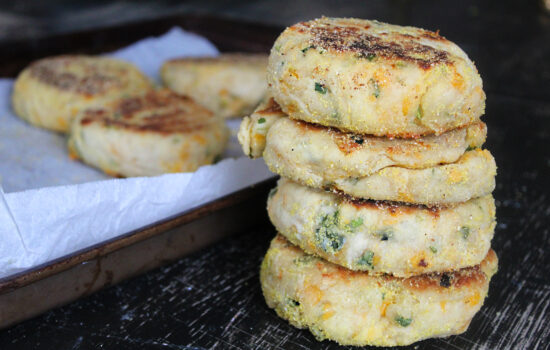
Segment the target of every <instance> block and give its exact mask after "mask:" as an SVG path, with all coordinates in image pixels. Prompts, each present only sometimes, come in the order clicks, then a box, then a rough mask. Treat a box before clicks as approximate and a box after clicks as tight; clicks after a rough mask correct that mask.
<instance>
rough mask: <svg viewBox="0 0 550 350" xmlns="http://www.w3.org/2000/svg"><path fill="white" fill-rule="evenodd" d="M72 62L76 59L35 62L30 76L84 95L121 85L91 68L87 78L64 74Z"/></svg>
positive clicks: (66, 58)
mask: <svg viewBox="0 0 550 350" xmlns="http://www.w3.org/2000/svg"><path fill="white" fill-rule="evenodd" d="M71 60H74V58H71V57H57V58H52V59H45V60H41V61H38V62H35V63H33V64H32V65H31V67H30V74H31V76H33V77H34V78H36V79H38V80H40V81H41V82H43V83H44V84H47V85H51V86H54V87H56V88H58V89H60V90H63V91H69V92H75V93H78V94H84V95H95V94H99V93H102V92H104V91H107V90H108V89H109V88H111V87H112V86H115V85H117V84H118V83H119V82H118V80H117V79H116V78H114V77H111V76H106V75H104V74H101V73H99V72H97V71H95V70H94V69H93V68H92V67H89V73H88V74H87V75H86V76H85V77H80V78H79V77H77V76H76V75H75V74H73V73H69V72H64V71H63V70H64V67H65V66H66V65H68V64H70V62H71Z"/></svg>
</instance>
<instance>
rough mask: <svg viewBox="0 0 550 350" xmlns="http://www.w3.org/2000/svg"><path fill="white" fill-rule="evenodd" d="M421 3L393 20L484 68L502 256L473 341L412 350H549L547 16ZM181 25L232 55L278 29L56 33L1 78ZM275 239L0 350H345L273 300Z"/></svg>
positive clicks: (202, 21) (262, 236) (247, 243)
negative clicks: (265, 260)
mask: <svg viewBox="0 0 550 350" xmlns="http://www.w3.org/2000/svg"><path fill="white" fill-rule="evenodd" d="M418 4H419V6H418V7H415V8H413V9H412V10H411V13H410V16H409V17H406V18H395V22H397V23H401V24H412V25H418V26H422V27H425V28H429V29H434V30H435V29H438V28H440V29H441V33H442V34H443V35H444V36H446V37H447V38H449V39H451V40H453V41H455V42H457V43H458V44H459V45H460V46H461V47H463V48H464V49H465V51H466V52H467V53H468V54H469V55H470V57H471V58H472V59H474V60H475V62H476V64H477V66H478V69H479V71H480V73H481V75H482V77H483V79H484V84H485V90H486V92H487V110H486V115H485V117H484V118H483V119H484V121H485V122H486V123H487V125H488V128H489V135H488V140H487V144H486V148H488V149H489V150H491V152H492V153H493V154H494V156H495V158H496V160H497V164H498V166H499V170H498V177H497V188H496V190H495V192H494V196H495V198H496V200H497V219H498V225H497V228H496V233H495V238H494V239H493V249H494V250H495V251H496V252H497V254H498V256H499V258H500V264H499V267H500V270H499V272H498V274H497V275H496V276H495V277H494V278H493V280H492V282H491V287H490V291H489V297H488V298H487V299H486V301H485V305H484V306H483V308H482V310H481V311H480V312H479V314H478V315H477V316H476V317H475V318H474V320H473V322H472V324H471V326H470V328H469V329H468V331H467V332H466V333H464V334H462V335H460V336H453V337H450V338H446V339H436V340H427V341H423V342H419V343H417V344H415V345H412V346H410V347H408V348H410V349H535V348H539V349H548V348H550V252H549V251H548V250H549V249H550V191H549V189H550V185H549V180H548V179H550V17H549V16H547V15H545V14H544V13H542V12H541V11H540V10H539V9H538V8H537V7H536V6H535V5H534V2H533V3H529V4H526V3H520V2H506V1H501V2H498V5H494V6H493V5H491V4H488V3H483V4H480V5H476V7H475V8H469V9H468V10H467V11H466V12H465V13H467V14H468V15H467V16H466V15H464V16H462V15H457V14H456V13H451V12H448V11H445V9H444V8H442V7H441V6H439V7H437V6H435V7H434V6H431V5H429V4H427V3H426V2H418ZM430 4H431V3H430ZM275 14H276V12H274V15H275ZM327 15H330V14H327ZM461 16H462V17H461ZM371 17H372V18H375V17H376V13H374V14H373V16H371ZM386 20H387V19H386ZM175 23H180V24H182V25H183V26H185V27H187V28H189V29H192V30H195V31H197V32H199V33H202V34H204V35H206V36H208V37H210V38H211V39H212V40H214V42H215V43H216V44H218V45H219V46H221V47H222V48H223V49H226V50H247V51H262V50H265V49H267V48H268V47H269V46H270V44H271V42H272V41H273V39H274V38H275V36H276V35H277V33H278V32H279V31H280V28H267V27H263V26H261V25H248V24H242V23H240V24H239V23H233V22H231V21H219V20H216V19H212V18H204V17H203V18H201V17H188V18H171V19H169V20H164V21H156V22H154V21H153V22H150V23H145V24H140V25H135V26H134V27H131V26H130V27H126V29H125V30H127V31H126V32H123V31H121V29H120V28H119V29H117V30H114V29H110V30H109V29H108V30H105V31H103V32H102V31H99V32H94V33H80V34H78V35H77V34H75V35H74V36H63V37H58V38H57V39H56V40H55V41H49V42H45V43H43V44H39V43H35V49H32V48H29V46H25V45H24V44H23V43H21V44H20V46H17V45H16V46H13V47H14V48H15V49H16V53H14V54H9V53H8V54H5V53H3V56H2V58H1V59H0V63H3V64H4V66H3V67H4V68H3V69H4V71H5V72H9V70H10V69H11V70H12V71H16V70H17V69H19V68H20V67H21V65H22V64H24V63H25V62H26V60H28V59H30V58H34V57H39V56H41V55H45V54H52V53H58V52H61V51H63V50H64V49H65V48H66V47H72V46H64V45H65V44H66V43H72V44H73V45H74V47H75V48H76V49H77V50H81V51H87V52H89V51H92V52H93V51H105V50H108V49H111V48H114V47H116V46H120V45H123V44H124V43H126V42H127V41H132V40H135V39H138V38H139V37H141V36H145V35H151V34H160V33H161V32H163V31H164V30H166V29H167V28H168V27H170V26H171V25H173V24H175ZM124 33H125V34H124ZM83 36H84V37H85V38H87V39H86V40H89V42H90V43H92V44H91V45H90V46H89V47H87V48H86V47H84V46H83V45H80V46H79V45H77V44H75V43H80V44H81V43H82V41H81V40H82V38H83ZM228 37H232V38H233V41H231V40H228ZM64 40H66V41H64ZM64 43H65V44H64ZM18 45H19V44H18ZM40 45H42V46H43V47H41V46H40ZM106 46H109V47H108V48H107V49H104V48H105V47H106ZM37 47H38V49H37ZM17 50H19V51H17ZM17 52H19V53H17ZM274 235H275V231H274V229H273V228H272V227H271V225H270V224H269V223H268V222H265V223H264V224H263V225H260V226H259V227H257V228H256V229H253V230H250V231H247V232H242V233H240V234H238V235H236V236H233V237H231V238H227V239H225V240H223V241H221V242H220V243H218V244H216V245H214V246H211V247H209V248H206V249H204V250H202V251H200V252H198V253H195V254H193V255H190V256H188V257H186V258H184V259H182V260H180V261H179V262H177V263H175V264H171V265H169V266H166V267H164V268H161V269H158V270H155V271H153V272H150V273H148V274H146V275H143V276H140V277H138V278H135V279H133V280H130V281H127V282H124V283H122V284H119V285H117V286H114V287H111V288H109V289H106V290H104V291H101V292H99V293H96V294H94V295H92V296H90V297H87V298H85V299H82V300H80V301H78V302H75V303H73V304H70V305H67V306H65V307H62V308H59V309H56V310H53V311H50V312H48V313H46V314H44V315H43V316H40V317H37V318H35V319H32V320H29V321H26V322H24V323H22V324H19V325H16V326H14V327H12V328H10V329H7V330H3V331H0V348H1V349H17V350H20V349H35V348H37V349H38V348H39V349H90V348H93V349H100V348H105V349H338V348H340V347H339V346H337V345H336V344H335V343H332V342H330V341H324V342H321V343H319V342H317V341H316V340H315V339H314V338H313V336H312V335H311V334H310V333H309V332H308V331H303V330H297V329H295V328H293V327H291V326H290V325H289V324H288V323H287V322H285V321H283V320H281V319H279V318H278V317H277V316H276V315H275V313H274V312H273V311H272V310H270V309H269V308H268V307H267V306H266V305H265V302H264V301H263V297H262V295H261V291H260V287H259V281H258V270H259V264H260V261H261V259H262V256H263V254H264V253H265V251H266V249H267V246H268V244H269V241H270V240H271V238H272V237H273V236H274ZM47 297H48V296H47V295H45V296H44V298H47Z"/></svg>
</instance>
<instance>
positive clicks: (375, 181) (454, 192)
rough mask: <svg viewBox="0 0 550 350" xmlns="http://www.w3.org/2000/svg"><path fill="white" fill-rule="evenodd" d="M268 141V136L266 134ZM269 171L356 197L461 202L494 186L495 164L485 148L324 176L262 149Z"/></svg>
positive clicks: (433, 203) (425, 202) (400, 200)
mask: <svg viewBox="0 0 550 350" xmlns="http://www.w3.org/2000/svg"><path fill="white" fill-rule="evenodd" d="M268 141H269V137H268ZM264 160H265V162H266V164H267V166H268V167H269V169H270V170H271V171H273V172H274V173H277V174H279V175H281V176H282V177H286V178H289V179H291V180H293V181H295V182H298V183H300V184H303V185H306V186H309V187H314V188H321V189H329V190H333V191H335V192H339V193H344V194H347V195H350V196H352V197H356V198H364V199H374V200H388V201H397V202H405V203H416V204H425V205H429V206H433V205H443V204H451V203H457V202H465V201H467V200H469V199H471V198H476V197H481V196H485V195H487V194H489V193H491V192H492V191H493V189H494V188H495V176H496V164H495V160H494V158H493V156H492V155H491V153H489V151H487V150H480V149H474V150H470V151H467V152H465V153H464V154H463V155H462V156H461V157H460V158H459V159H458V160H457V161H456V162H454V163H450V164H443V165H436V166H433V167H430V168H423V169H408V168H403V167H401V166H389V167H386V168H383V169H381V170H379V171H377V172H375V173H373V174H372V175H369V176H364V177H353V176H345V177H340V178H336V179H334V178H326V177H325V176H326V174H329V173H330V172H329V171H323V172H321V173H316V172H314V171H312V170H311V169H309V168H305V167H303V166H300V165H298V164H295V163H294V162H292V161H289V160H288V157H287V155H286V154H280V153H275V152H269V153H268V152H264Z"/></svg>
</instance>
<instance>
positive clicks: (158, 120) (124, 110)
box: [80, 91, 213, 134]
mask: <svg viewBox="0 0 550 350" xmlns="http://www.w3.org/2000/svg"><path fill="white" fill-rule="evenodd" d="M84 113H85V114H84V117H83V118H82V119H81V121H80V123H81V125H87V124H90V123H92V122H101V123H103V124H104V125H105V126H109V127H117V128H121V129H122V128H123V129H129V130H134V131H149V132H157V133H161V134H170V133H190V132H193V131H198V130H201V129H204V128H206V127H208V126H209V125H210V123H211V122H212V121H213V115H212V113H211V112H209V111H208V110H206V109H204V108H202V107H200V106H198V105H196V104H195V103H194V102H193V101H192V100H191V99H190V98H188V97H186V96H179V95H176V94H173V93H170V92H158V91H157V92H150V93H148V94H147V95H145V96H141V97H133V98H126V99H123V100H122V101H120V102H119V103H118V104H117V105H116V106H115V107H114V109H113V110H104V109H88V110H86V111H85V112H84Z"/></svg>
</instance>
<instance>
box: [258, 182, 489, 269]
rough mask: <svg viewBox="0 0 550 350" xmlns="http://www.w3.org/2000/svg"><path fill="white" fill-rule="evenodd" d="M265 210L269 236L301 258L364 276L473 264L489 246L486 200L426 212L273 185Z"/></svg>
mask: <svg viewBox="0 0 550 350" xmlns="http://www.w3.org/2000/svg"><path fill="white" fill-rule="evenodd" d="M267 211H268V213H269V218H270V219H271V222H272V223H273V225H274V226H275V228H276V229H277V231H278V232H279V233H280V234H282V235H283V236H285V237H286V238H287V239H288V240H289V241H291V242H292V243H293V244H295V245H297V246H299V247H300V248H301V249H303V250H304V251H305V252H306V253H308V254H314V255H317V256H320V257H321V258H323V259H326V260H328V261H330V262H332V263H335V264H338V265H341V266H343V267H346V268H348V269H351V270H356V271H368V272H369V273H370V274H371V275H373V274H382V273H387V274H391V275H394V276H397V277H410V276H414V275H421V274H425V273H430V272H444V271H450V270H457V269H461V268H464V267H469V266H474V265H477V264H479V263H480V262H481V261H482V260H483V258H485V255H487V252H488V251H489V248H490V245H491V239H492V238H493V233H494V228H495V203H494V199H493V197H492V196H491V195H487V196H484V197H480V198H476V199H471V200H469V201H467V202H464V203H458V204H454V205H452V206H446V207H433V208H428V207H426V206H422V205H407V204H401V203H395V202H386V201H368V200H359V199H355V198H351V197H348V196H342V195H335V194H333V193H330V192H326V191H323V190H317V189H312V188H309V187H305V186H301V185H298V184H296V183H294V182H291V181H289V180H286V179H281V180H279V183H278V186H277V189H276V191H275V193H274V194H273V195H272V196H271V197H270V198H269V200H268V204H267Z"/></svg>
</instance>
